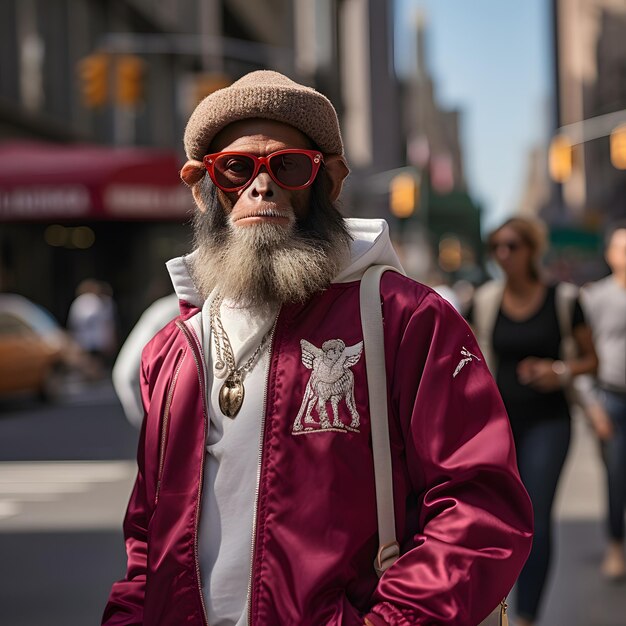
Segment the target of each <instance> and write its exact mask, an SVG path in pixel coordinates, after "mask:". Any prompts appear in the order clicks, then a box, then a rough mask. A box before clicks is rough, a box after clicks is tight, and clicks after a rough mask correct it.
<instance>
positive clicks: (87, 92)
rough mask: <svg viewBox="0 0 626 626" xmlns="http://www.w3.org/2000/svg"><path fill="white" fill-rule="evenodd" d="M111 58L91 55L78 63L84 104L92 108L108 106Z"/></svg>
mask: <svg viewBox="0 0 626 626" xmlns="http://www.w3.org/2000/svg"><path fill="white" fill-rule="evenodd" d="M109 65H110V59H109V56H108V55H106V54H103V53H96V54H90V55H89V56H87V57H85V58H84V59H82V60H81V61H79V62H78V77H79V80H80V92H81V97H82V101H83V104H84V105H85V106H86V107H88V108H90V109H93V108H96V107H101V106H103V105H104V104H106V101H107V98H108V96H109Z"/></svg>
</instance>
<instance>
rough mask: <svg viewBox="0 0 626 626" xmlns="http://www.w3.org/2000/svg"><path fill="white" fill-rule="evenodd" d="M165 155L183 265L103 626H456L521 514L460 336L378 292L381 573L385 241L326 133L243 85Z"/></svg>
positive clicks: (497, 433)
mask: <svg viewBox="0 0 626 626" xmlns="http://www.w3.org/2000/svg"><path fill="white" fill-rule="evenodd" d="M185 149H186V153H187V157H188V160H187V162H186V163H185V165H184V166H183V168H182V170H181V177H182V178H183V180H184V181H185V183H186V184H188V185H189V186H190V187H191V191H192V194H193V197H194V199H195V202H196V205H197V210H196V211H195V217H194V229H195V236H196V241H195V243H196V249H195V251H194V252H192V253H191V254H189V255H185V256H184V257H181V258H179V259H175V260H172V261H170V262H169V263H168V269H169V271H170V274H171V276H172V279H173V282H174V286H175V289H176V292H177V294H178V296H179V298H180V300H181V302H182V308H181V316H179V317H177V318H176V319H175V320H172V322H170V323H169V324H168V325H167V326H165V328H163V329H162V330H160V331H159V332H158V333H157V335H156V336H155V337H154V338H153V339H152V340H151V341H150V342H149V343H148V345H147V346H146V347H145V348H144V350H143V355H142V362H141V398H142V403H143V408H144V413H145V418H144V420H143V425H142V429H141V434H140V440H139V449H138V473H137V480H136V483H135V487H134V489H133V492H132V495H131V498H130V503H129V506H128V510H127V514H126V518H125V523H124V532H125V538H126V541H125V545H126V549H127V553H128V566H127V572H126V576H125V577H124V578H123V579H122V580H120V581H119V582H117V583H115V584H114V585H113V588H112V590H111V594H110V596H109V601H108V604H107V606H106V608H105V611H104V616H103V624H105V625H106V626H123V625H128V626H130V625H131V624H134V625H137V624H143V625H145V626H157V625H159V626H165V625H166V624H172V625H173V624H176V625H178V624H181V625H182V624H185V625H187V626H203V625H206V624H211V626H242V625H248V624H249V625H250V626H291V625H294V626H295V625H296V624H297V625H298V626H322V625H324V626H363V625H365V624H367V625H368V626H386V625H392V624H416V625H418V624H423V625H426V624H439V625H440V626H445V625H449V626H475V625H476V624H477V623H479V622H480V621H481V620H482V619H484V618H485V617H486V616H487V614H488V613H489V612H490V611H491V610H492V609H493V608H494V607H496V606H497V605H498V603H499V602H500V601H501V600H502V598H503V596H504V595H505V594H506V593H508V591H509V589H510V588H511V587H512V585H513V583H514V581H515V578H516V577H517V574H518V573H519V571H520V569H521V566H522V564H523V563H524V561H525V559H526V557H527V555H528V551H529V549H530V543H531V537H532V512H531V506H530V502H529V499H528V495H527V494H526V491H525V490H524V487H523V485H522V484H521V481H520V478H519V474H518V471H517V468H516V465H515V454H514V449H513V440H512V438H511V433H510V429H509V426H508V421H507V417H506V413H505V410H504V406H503V405H502V401H501V399H500V396H499V394H498V390H497V388H496V386H495V383H494V381H493V379H492V377H491V375H490V374H489V371H488V370H487V368H486V366H485V364H484V360H483V359H482V357H481V356H480V354H479V349H478V347H477V345H476V341H475V339H474V337H473V336H472V333H471V331H470V330H469V328H468V326H467V324H466V323H465V322H464V321H463V319H462V318H461V317H460V316H459V315H458V314H457V313H456V311H455V310H454V309H453V308H452V306H450V305H449V304H448V303H447V302H445V301H444V300H443V299H442V298H441V297H440V296H438V295H437V294H436V293H435V292H433V291H432V290H431V289H429V288H428V287H425V286H424V285H421V284H419V283H416V282H414V281H412V280H411V279H409V278H407V277H406V276H404V275H403V274H402V273H399V272H396V271H394V272H387V273H386V274H384V276H383V277H382V280H381V282H380V301H381V303H382V307H383V309H384V313H385V324H384V343H385V346H384V354H385V355H386V366H387V377H386V379H383V380H382V381H381V382H382V384H384V385H386V388H387V390H388V396H389V405H390V409H389V413H388V427H389V435H390V441H391V445H390V451H391V457H392V458H391V463H392V471H393V478H394V487H395V490H394V494H393V495H394V498H393V502H394V510H395V519H396V520H397V524H396V526H397V533H398V540H399V542H398V543H399V545H398V543H396V542H392V543H390V544H388V545H387V546H385V547H384V548H385V549H384V550H382V551H379V548H378V523H377V516H376V499H375V498H376V496H375V493H376V492H375V484H374V480H375V477H374V463H373V457H372V441H371V437H370V435H371V428H370V427H371V419H370V406H369V399H368V388H367V371H366V363H365V358H364V355H363V354H362V352H363V339H364V337H363V329H362V326H361V324H360V285H361V278H362V276H363V274H364V272H365V271H366V270H367V269H368V268H369V267H370V266H372V265H381V264H385V265H392V266H394V267H395V268H397V269H398V270H401V268H400V266H399V263H398V258H397V255H396V253H395V251H394V250H393V247H392V246H391V242H390V239H389V231H388V227H387V224H386V223H385V222H384V221H382V220H365V219H356V220H347V219H344V218H343V217H342V215H341V213H340V212H339V210H338V208H337V200H338V198H339V195H340V192H341V188H342V184H343V181H344V179H345V177H346V176H347V175H348V172H349V170H348V166H347V164H346V160H345V157H344V150H343V142H342V138H341V133H340V130H339V124H338V119H337V114H336V111H335V109H334V107H333V105H332V104H331V102H330V101H329V100H328V99H327V98H326V97H325V96H323V95H322V94H321V93H319V92H317V91H315V90H314V89H312V88H310V87H306V86H304V85H299V84H297V83H295V82H293V81H292V80H290V79H289V78H287V77H286V76H283V75H282V74H279V73H277V72H272V71H258V72H252V73H250V74H247V75H245V76H244V77H242V78H240V79H239V80H238V81H236V82H235V83H233V84H232V85H230V86H229V87H226V88H224V89H221V90H218V91H215V92H214V93H212V94H211V95H209V96H207V98H205V100H203V101H202V102H201V103H200V104H199V105H198V107H197V108H196V110H195V111H194V113H193V114H192V116H191V118H190V120H189V122H188V124H187V128H186V131H185ZM468 355H469V356H468ZM370 373H371V372H370ZM384 417H386V416H383V418H384ZM390 551H391V555H390ZM394 552H395V553H396V554H397V555H399V558H398V559H397V560H396V561H394V562H393V564H391V565H390V567H389V568H388V569H386V571H385V572H384V574H382V575H381V576H380V578H379V576H378V575H377V572H376V569H375V565H374V563H375V560H376V559H377V558H378V559H379V560H380V559H381V558H386V557H387V556H393V553H394ZM377 554H378V557H377Z"/></svg>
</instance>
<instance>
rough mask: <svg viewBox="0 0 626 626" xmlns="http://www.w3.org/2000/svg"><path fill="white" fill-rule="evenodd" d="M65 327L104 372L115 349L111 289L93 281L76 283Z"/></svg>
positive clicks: (89, 279)
mask: <svg viewBox="0 0 626 626" xmlns="http://www.w3.org/2000/svg"><path fill="white" fill-rule="evenodd" d="M67 328H68V330H69V331H70V333H71V335H72V336H73V337H74V339H75V340H76V341H77V343H78V344H79V345H80V346H81V347H82V348H83V349H84V350H85V351H86V352H88V353H89V354H91V355H92V356H93V357H94V359H96V361H97V362H98V363H99V364H100V368H101V370H102V371H103V372H104V371H106V370H107V369H108V368H109V367H110V366H111V363H112V360H113V357H114V355H115V350H116V349H117V308H116V306H115V301H114V300H113V293H112V289H111V286H110V285H109V284H107V283H105V282H102V281H99V280H95V279H93V278H87V279H85V280H83V281H82V282H81V283H79V285H78V287H77V288H76V298H75V299H74V301H73V302H72V304H71V305H70V309H69V312H68V315H67Z"/></svg>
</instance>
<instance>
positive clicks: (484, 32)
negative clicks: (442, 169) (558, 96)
mask: <svg viewBox="0 0 626 626" xmlns="http://www.w3.org/2000/svg"><path fill="white" fill-rule="evenodd" d="M550 4H551V3H550V2H548V0H523V1H522V2H513V1H511V0H396V5H395V6H396V14H395V28H396V50H395V52H396V67H397V71H398V72H399V73H400V74H404V73H406V72H408V71H409V70H410V68H411V67H412V66H413V67H414V64H415V52H414V51H415V38H414V33H413V32H412V30H413V26H412V25H413V24H414V23H415V20H414V17H413V16H414V14H415V12H416V11H417V10H418V9H419V10H421V11H423V13H424V14H425V17H426V20H427V22H426V23H427V35H426V53H427V56H428V59H427V66H428V68H429V71H430V74H431V76H432V78H433V80H434V82H435V89H436V94H437V100H438V102H439V103H440V104H441V105H443V106H444V107H445V108H456V109H460V110H461V112H462V121H461V125H462V128H461V133H462V134H461V141H462V149H463V156H464V166H465V176H466V180H467V183H468V187H469V191H470V193H471V194H472V196H473V197H474V198H475V199H476V200H477V201H478V202H479V204H481V205H482V207H483V208H484V215H483V228H484V229H485V228H486V229H489V228H493V227H495V226H496V225H497V224H498V223H499V222H501V221H503V220H504V219H505V218H506V217H508V216H509V215H511V214H512V213H513V212H514V210H515V209H516V207H517V205H518V202H519V199H520V196H521V194H522V187H523V184H524V180H525V177H526V172H527V160H528V153H529V151H530V149H531V148H532V147H533V146H535V145H545V144H546V143H547V138H548V134H549V131H550V123H549V122H550V114H551V113H550V111H551V109H550V107H551V98H552V85H551V74H552V70H551V41H550V36H551V26H550V13H549V12H550Z"/></svg>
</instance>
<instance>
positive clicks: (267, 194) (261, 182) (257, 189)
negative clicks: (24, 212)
mask: <svg viewBox="0 0 626 626" xmlns="http://www.w3.org/2000/svg"><path fill="white" fill-rule="evenodd" d="M275 184H276V183H274V181H273V180H272V177H271V176H270V175H269V174H268V173H267V171H263V170H261V171H260V172H259V173H258V174H257V177H256V178H255V179H254V180H253V181H252V183H251V184H250V187H248V193H249V194H250V195H251V196H252V197H253V198H257V199H264V198H271V197H272V196H273V195H274V193H275V188H274V185H275Z"/></svg>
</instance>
